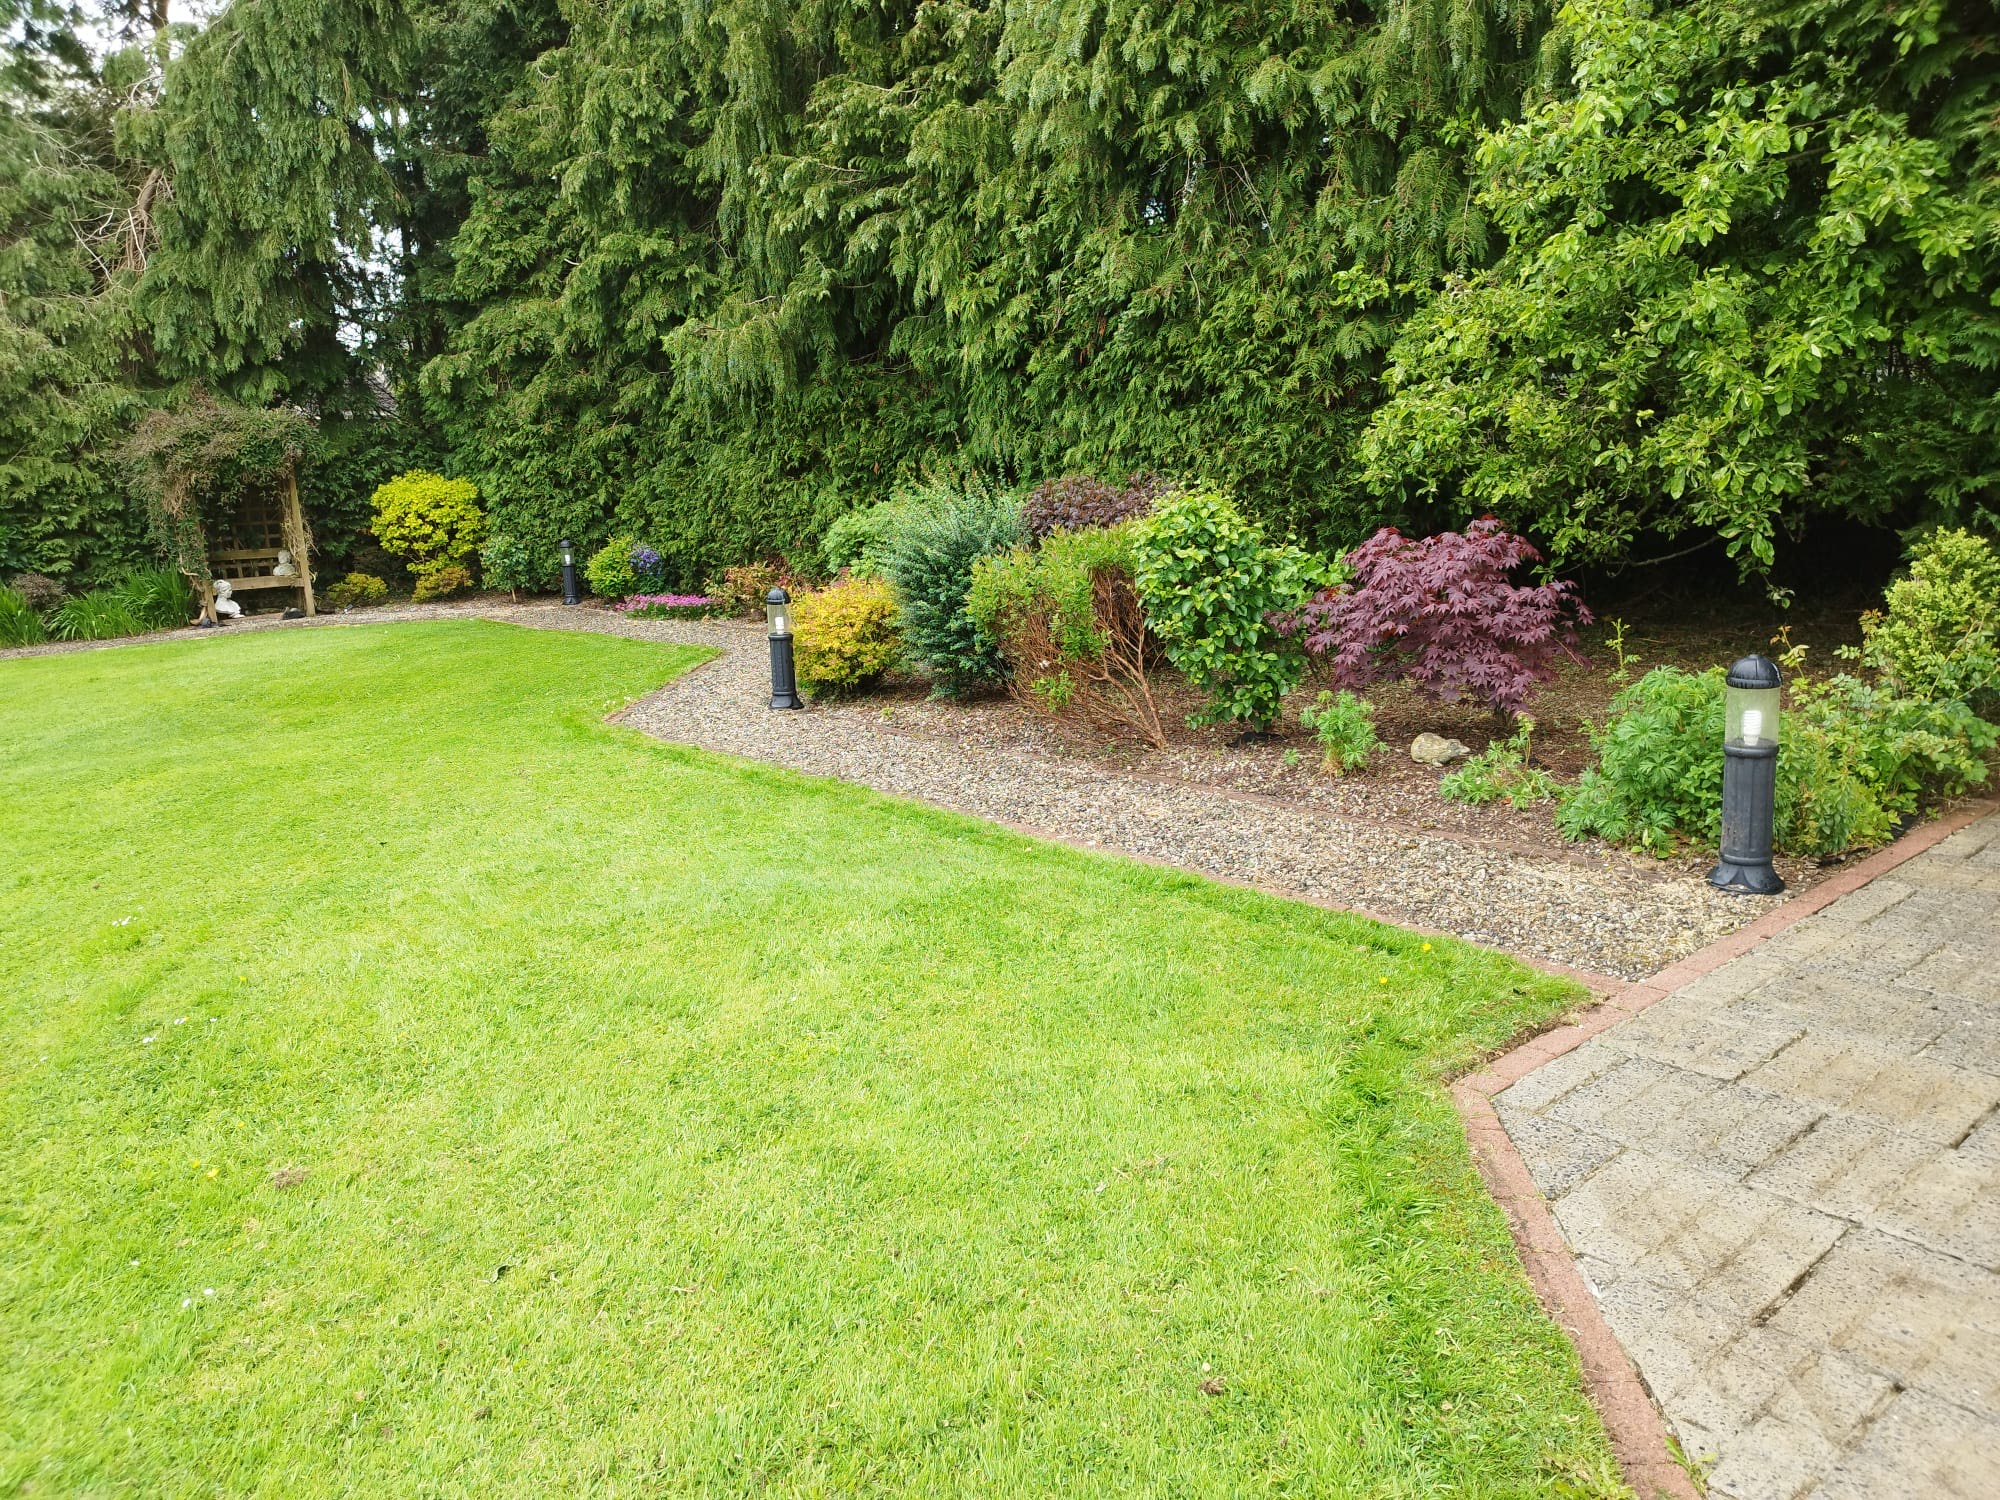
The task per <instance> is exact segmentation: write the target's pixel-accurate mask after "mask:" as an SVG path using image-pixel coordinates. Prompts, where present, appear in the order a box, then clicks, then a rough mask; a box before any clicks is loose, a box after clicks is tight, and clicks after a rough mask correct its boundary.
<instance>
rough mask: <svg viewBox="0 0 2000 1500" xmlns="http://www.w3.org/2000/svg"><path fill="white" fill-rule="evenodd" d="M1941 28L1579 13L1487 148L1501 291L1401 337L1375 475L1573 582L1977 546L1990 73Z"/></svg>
mask: <svg viewBox="0 0 2000 1500" xmlns="http://www.w3.org/2000/svg"><path fill="white" fill-rule="evenodd" d="M1979 10H1980V8H1979V7H1972V8H1967V7H1960V6H1952V5H1947V4H1945V3H1943V0H1920V3H1917V4H1913V5H1898V6H1885V5H1881V4H1878V3H1875V0H1758V3H1753V4H1748V5H1746V4H1742V3H1739V0H1695V3H1692V4H1685V5H1666V4H1660V5H1652V4H1631V3H1628V0H1575V3H1573V4H1570V5H1569V6H1567V7H1566V8H1565V9H1564V11H1563V13H1562V30H1561V41H1562V42H1563V44H1564V45H1565V46H1566V47H1567V48H1568V50H1569V52H1570V55H1571V56H1572V57H1573V59H1574V69H1573V86H1572V87H1571V88H1570V89H1569V90H1566V91H1565V92H1563V93H1562V94H1561V95H1560V96H1558V97H1554V98H1551V99H1549V100H1548V101H1546V102H1545V103H1542V104H1541V105H1539V106H1538V107H1536V108H1534V109H1533V110H1531V111H1530V112H1529V113H1528V114H1527V115H1526V116H1525V117H1524V118H1522V119H1520V120H1518V121H1516V122H1512V123H1510V124H1506V125H1503V126H1501V127H1500V128H1498V129H1496V130H1495V131H1493V132H1492V133H1491V134H1489V135H1488V136H1487V137H1486V138H1485V140H1484V142H1483V143H1482V145H1481V147H1480V156H1479V160H1480V169H1481V182H1480V186H1479V189H1478V198H1479V201H1480V202H1481V203H1482V204H1483V205H1484V206H1485V208H1486V209H1487V211H1488V212H1489V213H1490V214H1491V215H1492V218H1493V220H1494V222H1495V223H1496V224H1497V225H1498V226H1499V228H1500V229H1501V231H1502V232H1503V234H1504V235H1505V238H1506V245H1507V248H1506V251H1505V253H1504V254H1503V255H1502V256H1501V258H1500V259H1499V261H1498V263H1497V264H1495V265H1493V266H1491V267H1490V268H1487V269H1485V270H1482V271H1479V272H1478V273H1476V274H1474V275H1471V276H1469V277H1463V278H1461V277H1455V276H1454V277H1448V278H1447V279H1446V280H1445V282H1444V285H1443V287H1442V289H1441V290H1440V291H1439V293H1438V294H1437V295H1436V296H1435V297H1434V298H1433V299H1432V300H1431V301H1430V303H1429V305H1428V306H1427V307H1426V308H1424V310H1423V311H1422V312H1420V313H1419V314H1418V315H1417V316H1415V317H1414V318H1412V319H1411V320H1410V321H1409V323H1408V324H1407V325H1406V326H1405V327H1404V328H1403V329H1402V331H1401V333H1400V334H1399V336H1398V339H1397V342H1396V345H1395V347H1394V349H1393V351H1392V354H1391V357H1390V363H1389V368H1388V370H1387V372H1386V375H1385V381H1386V384H1387V387H1388V390H1389V391H1390V393H1391V395H1390V399H1389V400H1388V402H1387V404H1386V405H1385V406H1384V407H1383V408H1382V409H1381V410H1380V411H1379V412H1378V413H1377V414H1376V416H1375V418H1374V421H1373V423H1372V426H1371V428H1370V430H1369V433H1368V436H1367V439H1366V442H1365V443H1364V445H1363V453H1364V457H1365V459H1366V462H1367V465H1368V471H1369V474H1370V476H1371V478H1372V479H1373V480H1374V481H1375V482H1376V483H1378V484H1380V485H1382V486H1383V487H1384V488H1385V490H1386V491H1388V492H1389V493H1392V494H1397V493H1400V494H1402V495H1404V496H1406V497H1407V498H1410V499H1412V500H1417V499H1422V500H1424V501H1428V502H1430V503H1434V504H1441V505H1445V506H1449V507H1451V508H1454V509H1456V510H1460V511H1477V510H1481V509H1490V510H1492V511H1494V512H1496V513H1498V514H1499V515H1500V516H1501V517H1503V518H1504V519H1506V520H1507V521H1508V522H1509V523H1510V524H1511V525H1513V526H1514V527H1515V528H1516V529H1520V530H1529V531H1533V532H1534V533H1536V534H1537V535H1539V536H1542V537H1545V538H1547V539H1548V542H1549V549H1550V551H1551V552H1552V554H1553V555H1554V556H1555V557H1556V558H1558V559H1559V560H1590V561H1605V562H1615V561H1617V560H1620V559H1623V558H1625V557H1627V556H1629V555H1630V554H1631V553H1633V552H1634V551H1635V550H1641V549H1642V548H1643V547H1644V540H1643V539H1644V538H1645V537H1646V536H1648V535H1649V534H1650V535H1652V536H1655V537H1665V538H1680V537H1693V538H1695V539H1696V540H1697V542H1702V541H1708V540H1716V539H1719V540H1720V541H1721V542H1722V543H1723V544H1724V547H1725V549H1726V551H1727V553H1728V555H1729V556H1730V557H1731V558H1732V559H1734V560H1735V562H1736V563H1737V565H1738V566H1739V567H1740V568H1741V569H1743V570H1745V571H1761V570H1763V569H1766V568H1768V567H1769V566H1770V565H1771V564H1772V562H1773V561H1774V559H1775V557H1776V553H1777V547H1778V544H1779V542H1780V540H1781V538H1782V537H1783V535H1784V534H1785V533H1786V532H1787V531H1791V532H1796V531H1797V529H1798V528H1799V527H1800V525H1801V524H1802V523H1804V522H1806V521H1808V520H1809V519H1811V518H1812V517H1815V516H1822V515H1829V514H1834V515H1843V516H1849V517H1855V518H1859V519H1863V520H1870V521H1878V522H1898V521H1907V520H1909V519H1912V518H1913V516H1915V515H1919V514H1928V515H1929V516H1931V517H1933V518H1936V519H1944V520H1950V519H1952V518H1955V517H1956V518H1965V519H1970V518H1974V517H1984V518H1985V520H1986V523H1987V524H1991V523H1992V521H1993V519H1994V514H1995V512H1994V496H1995V493H1996V486H2000V444H1996V432H2000V386H1997V385H1996V379H1995V376H1996V372H2000V318H1996V316H1995V304H1994V301H1993V288H1994V286H1995V285H1996V284H1997V283H2000V132H1996V131H1995V130H1994V128H1993V119H1994V116H1995V112H1996V110H2000V54H1996V52H1995V51H1994V49H1993V47H1992V44H1991V43H1992V24H1991V23H1992V17H1991V15H1990V14H1989V15H1986V16H1985V18H1984V20H1981V19H1980V15H1979Z"/></svg>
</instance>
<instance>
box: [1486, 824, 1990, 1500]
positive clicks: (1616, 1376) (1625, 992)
mask: <svg viewBox="0 0 2000 1500" xmlns="http://www.w3.org/2000/svg"><path fill="white" fill-rule="evenodd" d="M1996 810H2000V802H1990V801H1978V802H1969V803H1966V804H1963V805H1962V806H1960V807H1957V808H1955V809H1953V810H1952V811H1951V812H1949V813H1946V814H1945V815H1944V816H1943V817H1941V818H1939V819H1937V820H1936V821H1935V822H1932V823H1927V824H1925V825H1924V826H1923V827H1921V828H1917V829H1913V830H1911V831H1910V832H1909V833H1906V834H1904V835H1903V836H1902V837H1901V838H1899V839H1897V840H1896V842H1895V843H1893V844H1891V845H1890V846H1889V847H1888V848H1886V849H1884V850H1882V851H1880V852H1879V853H1876V854H1872V855H1870V856H1869V857H1868V858H1867V859H1864V860H1862V861H1861V862H1860V863H1858V864H1856V865H1855V866H1854V867H1853V868H1852V869H1850V870H1844V871H1842V872H1841V873H1840V874H1838V875H1836V876H1834V877H1833V878H1832V879H1831V880H1828V881H1825V882H1823V883H1822V884H1820V885H1817V886H1815V887H1813V889H1812V890H1810V891H1808V892H1806V893H1805V894H1803V895H1800V896H1795V897H1793V898H1792V899H1791V900H1789V901H1787V902H1785V903H1784V904H1783V905H1782V906H1779V907H1776V908H1774V909H1773V910H1771V911H1768V912H1766V913H1765V914H1764V915H1763V916H1761V917H1759V918H1758V919H1757V920H1756V921H1754V922H1752V923H1750V924H1749V925H1748V926H1746V927H1743V928H1740V929H1738V930H1737V931H1735V932H1732V933H1730V934H1729V936H1727V937H1725V938H1722V939H1719V940H1718V941H1716V942H1713V943H1711V944H1709V945H1708V946H1707V947H1706V948H1703V949H1702V950H1701V951H1700V952H1698V953H1693V954H1690V955H1689V956H1688V957H1686V958H1684V959H1681V960H1680V961H1679V962H1678V963H1675V964H1671V965H1669V966H1668V967H1667V968H1664V969H1662V970H1660V972H1659V973H1657V974H1655V975H1653V976H1652V977H1651V978H1648V979H1644V980H1641V981H1639V982H1638V983H1636V984H1627V985H1621V986H1617V987H1614V988H1613V989H1612V990H1611V993H1610V994H1609V995H1608V996H1607V997H1606V998H1605V999H1604V1000H1603V1001H1602V1002H1601V1003H1600V1004H1598V1005H1595V1006H1593V1007H1591V1008H1590V1009H1589V1010H1587V1011H1584V1012H1583V1013H1582V1014H1581V1015H1579V1016H1577V1017H1576V1018H1575V1019H1574V1020H1573V1021H1571V1022H1569V1023H1568V1024H1566V1025H1563V1026H1559V1027H1557V1028H1555V1029H1554V1030H1553V1031H1545V1032H1543V1033H1542V1034H1541V1035H1539V1036H1536V1037H1534V1038H1532V1039H1530V1040H1529V1041H1526V1042H1524V1043H1522V1044H1521V1045H1520V1046H1518V1047H1516V1048H1514V1049H1513V1050H1512V1051H1510V1052H1505V1053H1502V1054H1501V1055H1500V1056H1498V1057H1495V1058H1493V1059H1491V1060H1489V1061H1488V1062H1487V1063H1486V1064H1485V1066H1483V1067H1481V1068H1480V1069H1479V1070H1478V1071H1477V1072H1475V1073H1470V1074H1468V1075H1466V1076H1465V1077H1463V1078H1460V1079H1458V1080H1457V1081H1456V1082H1454V1083H1453V1084H1452V1086H1451V1098H1452V1102H1453V1103H1454V1104H1456V1105H1457V1106H1458V1112H1459V1115H1460V1117H1461V1118H1462V1119H1463V1120H1464V1122H1465V1139H1466V1143H1467V1144H1468V1145H1469V1146H1470V1147H1471V1148H1472V1159H1473V1160H1474V1161H1475V1162H1476V1163H1477V1164H1478V1166H1479V1175H1480V1176H1481V1177H1483V1178H1484V1179H1485V1180H1486V1187H1487V1191H1489V1192H1490V1193H1492V1194H1493V1198H1494V1201H1495V1202H1497V1203H1498V1204H1499V1205H1500V1208H1501V1211H1502V1212H1503V1213H1505V1214H1506V1215H1507V1226H1508V1228H1509V1229H1511V1230H1512V1231H1513V1234H1514V1246H1515V1248H1516V1250H1518V1251H1519V1253H1520V1256H1521V1264H1522V1266H1523V1267H1524V1268H1525V1269H1526V1271H1527V1273H1528V1280H1529V1281H1530V1282H1531V1283H1532V1284H1533V1285H1534V1288H1535V1295H1536V1296H1537V1297H1539V1298H1540V1299H1541V1303H1542V1306H1543V1308H1544V1309H1545V1310H1546V1311H1547V1312H1548V1314H1549V1316H1550V1317H1551V1318H1553V1319H1554V1320H1555V1322H1556V1324H1557V1326H1559V1327H1560V1328H1561V1329H1562V1330H1563V1332H1564V1333H1566V1334H1567V1335H1569V1340H1570V1342H1571V1343H1572V1344H1573V1345H1575V1346H1576V1353H1577V1358H1578V1360H1579V1361H1580V1362H1581V1364H1582V1366H1583V1381H1584V1387H1585V1389H1586V1390H1587V1391H1588V1392H1589V1393H1590V1399H1591V1401H1592V1402H1593V1403H1594V1404H1595V1405H1596V1407H1597V1411H1598V1415H1599V1416H1600V1417H1602V1418H1603V1420H1604V1429H1605V1431H1606V1432H1607V1433H1608V1434H1609V1435H1610V1438H1611V1447H1612V1451H1613V1452H1614V1453H1615V1454H1616V1455H1617V1457H1618V1466H1619V1468H1620V1469H1622V1470H1623V1471H1624V1474H1625V1481H1626V1483H1628V1484H1630V1485H1631V1486H1632V1488H1633V1490H1634V1491H1636V1492H1637V1493H1638V1494H1639V1495H1640V1496H1641V1497H1643V1500H1657V1497H1659V1496H1671V1497H1673V1500H1699V1492H1698V1491H1697V1490H1696V1488H1695V1484H1694V1481H1693V1479H1692V1478H1691V1477H1690V1476H1689V1474H1688V1472H1687V1470H1686V1469H1684V1468H1683V1467H1682V1466H1681V1465H1680V1464H1679V1463H1677V1462H1676V1461H1675V1459H1674V1457H1673V1453H1672V1450H1671V1449H1670V1448H1669V1447H1668V1440H1667V1428H1666V1423H1665V1421H1664V1420H1663V1419H1662V1418H1661V1416H1660V1411H1659V1408H1658V1407H1657V1406H1655V1405H1654V1404H1653V1398H1652V1396H1651V1395H1650V1394H1649V1393H1648V1392H1647V1390H1646V1386H1645V1383H1644V1382H1643V1381H1642V1380H1641V1379H1640V1378H1639V1372H1638V1370H1637V1369H1636V1368H1635V1367H1634V1366H1633V1364H1632V1360H1631V1357H1630V1356H1629V1355H1627V1354H1626V1352H1625V1350H1624V1348H1623V1346H1622V1345H1620V1344H1619V1342H1618V1338H1617V1335H1615V1334H1614V1333H1612V1331H1611V1326H1610V1325H1609V1324H1608V1323H1606V1322H1605V1321H1604V1314H1603V1312H1602V1311H1601V1310H1600V1309H1599V1308H1598V1305H1597V1299H1596V1298H1595V1297H1594V1296H1592V1295H1591V1291H1590V1287H1589V1285H1588V1284H1587V1283H1586V1282H1585V1281H1584V1279H1583V1273H1582V1272H1581V1271H1579V1270H1578V1269H1577V1267H1576V1261H1575V1259H1574V1258H1573V1257H1572V1256H1571V1254H1570V1251H1569V1245H1568V1244H1567V1242H1565V1241H1564V1239H1563V1236H1562V1230H1561V1229H1560V1228H1558V1227H1557V1225H1556V1221H1555V1216H1554V1215H1553V1214H1551V1213H1550V1212H1549V1205H1548V1203H1547V1201H1546V1200H1545V1199H1544V1198H1543V1197H1542V1194H1541V1190H1540V1189H1538V1188H1537V1187H1536V1186H1535V1181H1534V1178H1533V1177H1531V1176H1530V1175H1529V1173H1528V1164H1527V1163H1526V1162H1525V1161H1524V1160H1522V1158H1521V1153H1520V1152H1519V1151H1518V1150H1516V1149H1515V1146H1514V1142H1513V1141H1512V1140H1511V1139H1510V1138H1509V1137H1508V1135H1507V1131H1506V1128H1505V1127H1504V1126H1502V1125H1501V1123H1500V1116H1499V1115H1498V1113H1496V1112H1495V1110H1494V1108H1493V1096H1494V1095H1496V1094H1498V1093H1499V1092H1500V1091H1501V1090H1503V1089H1505V1088H1507V1087H1509V1086H1510V1085H1512V1084H1514V1083H1517V1082H1519V1081H1520V1080H1521V1079H1523V1078H1525V1077H1526V1076H1527V1075H1528V1074H1530V1073H1532V1072H1534V1071H1535V1069H1537V1068H1539V1067H1540V1066H1541V1065H1542V1064H1543V1063H1546V1062H1549V1061H1551V1060H1552V1059H1554V1058H1558V1057H1561V1056H1562V1055H1563V1054H1564V1053H1566V1052H1570V1051H1573V1050H1574V1049H1575V1048H1577V1047H1579V1046H1581V1045H1582V1044H1583V1043H1584V1042H1586V1041H1588V1040H1589V1039H1590V1038H1592V1037H1594V1036H1596V1035H1598V1034H1599V1033H1600V1032H1604V1031H1608V1030H1610V1028H1612V1027H1613V1026H1616V1025H1617V1024H1618V1023H1619V1022H1620V1021H1624V1020H1626V1019H1628V1018H1630V1017H1632V1016H1635V1015H1637V1014H1638V1013H1639V1012H1640V1011H1642V1010H1644V1009H1645V1008H1646V1007H1647V1006H1649V1005H1651V1004H1653V1003H1654V1002H1655V1001H1656V1000H1664V999H1665V998H1666V997H1667V996H1668V995H1670V994H1672V993H1673V992H1674V991H1675V990H1677V989H1680V988H1681V987H1682V986H1683V985H1687V984H1691V983H1692V982H1693V981H1695V980H1697V979H1699V978H1700V977H1701V976H1702V975H1704V974H1708V973H1711V972H1713V971H1714V970H1716V969H1719V968H1721V967H1722V966H1723V965H1724V964H1726V963H1728V962H1729V961H1730V960H1731V959H1733V958H1740V957H1742V955H1744V954H1745V953H1748V952H1750V950H1751V949H1753V948H1755V947H1757V946H1758V945H1759V944H1760V943H1764V942H1767V941H1769V940H1770V939H1771V938H1773V937H1775V936H1777V934H1778V933H1780V932H1783V931H1784V930H1785V929H1786V928H1787V927H1790V926H1791V925H1792V924H1793V923H1794V922H1799V921H1803V920H1804V919H1805V918H1807V917H1809V916H1811V915H1812V914H1813V913H1814V912H1817V911H1822V910H1824V909H1825V908H1826V907H1828V906H1830V905H1832V904H1833V903H1834V902H1835V901H1837V900H1839V899H1840V898H1841V897H1842V896H1845V895H1848V894H1850V893H1851V892H1854V891H1857V890H1859V889H1860V888H1861V887H1862V886H1864V885H1866V884H1868V882H1869V881H1871V880H1874V879H1875V878H1876V877H1877V876H1880V875H1885V874H1887V873H1888V872H1889V871H1891V870H1893V869H1895V868H1896V867H1897V866H1898V865H1901V864H1903V863H1904V862H1906V861H1908V860H1911V859H1914V858H1915V857H1916V856H1917V855H1919V854H1921V853H1923V852H1924V851H1925V850H1926V849H1929V848H1931V847H1933V846H1934V845H1937V844H1940V843H1942V842H1943V841H1944V840H1945V839H1947V838H1949V837H1950V836H1951V835H1952V834H1954V833H1956V832H1958V830H1959V829H1961V828H1964V827H1966V826H1968V825H1969V824H1972V823H1974V822H1977V821H1978V820H1979V819H1980V818H1982V817H1984V816H1985V815H1986V814H1988V813H1991V812H1994V811H1996Z"/></svg>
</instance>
